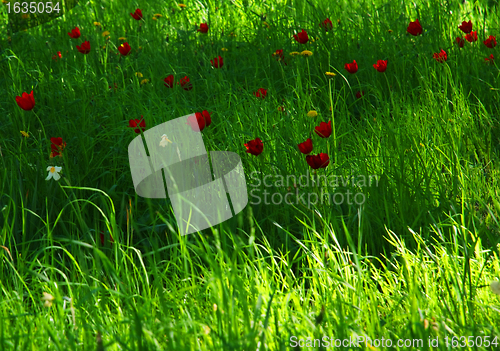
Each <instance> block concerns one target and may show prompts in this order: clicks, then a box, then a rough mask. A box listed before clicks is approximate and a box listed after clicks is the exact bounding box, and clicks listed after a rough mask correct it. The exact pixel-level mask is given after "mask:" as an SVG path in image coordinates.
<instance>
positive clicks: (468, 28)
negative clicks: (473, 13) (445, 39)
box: [458, 21, 472, 34]
mask: <svg viewBox="0 0 500 351" xmlns="http://www.w3.org/2000/svg"><path fill="white" fill-rule="evenodd" d="M458 28H459V29H460V30H461V31H462V32H464V33H465V34H469V33H470V32H472V21H469V22H465V21H463V22H462V24H461V25H460V26H458Z"/></svg>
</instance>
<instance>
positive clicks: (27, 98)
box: [16, 90, 35, 111]
mask: <svg viewBox="0 0 500 351" xmlns="http://www.w3.org/2000/svg"><path fill="white" fill-rule="evenodd" d="M16 102H17V104H18V105H19V107H20V108H22V109H23V110H25V111H30V110H33V107H35V98H34V97H33V90H32V91H31V93H29V94H28V93H22V94H21V96H16Z"/></svg>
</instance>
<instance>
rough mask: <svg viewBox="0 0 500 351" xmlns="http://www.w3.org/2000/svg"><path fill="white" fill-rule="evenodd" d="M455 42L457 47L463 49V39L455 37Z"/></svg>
mask: <svg viewBox="0 0 500 351" xmlns="http://www.w3.org/2000/svg"><path fill="white" fill-rule="evenodd" d="M455 42H456V43H457V45H458V46H459V47H461V48H463V47H464V44H465V40H464V38H461V37H456V38H455Z"/></svg>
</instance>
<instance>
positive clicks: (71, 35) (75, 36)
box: [68, 27, 80, 39]
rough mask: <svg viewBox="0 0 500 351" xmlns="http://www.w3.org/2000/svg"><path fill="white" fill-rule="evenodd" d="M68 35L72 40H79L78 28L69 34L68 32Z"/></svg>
mask: <svg viewBox="0 0 500 351" xmlns="http://www.w3.org/2000/svg"><path fill="white" fill-rule="evenodd" d="M68 35H69V36H70V37H71V38H73V39H77V38H80V28H78V27H75V28H74V29H72V30H71V32H68Z"/></svg>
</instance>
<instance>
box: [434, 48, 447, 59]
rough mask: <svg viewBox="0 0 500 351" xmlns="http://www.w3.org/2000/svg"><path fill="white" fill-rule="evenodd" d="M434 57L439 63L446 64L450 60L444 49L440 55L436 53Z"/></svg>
mask: <svg viewBox="0 0 500 351" xmlns="http://www.w3.org/2000/svg"><path fill="white" fill-rule="evenodd" d="M432 57H433V58H434V59H435V60H436V61H437V62H444V61H446V60H447V59H448V55H447V54H446V51H444V50H443V49H441V51H440V52H438V53H434V55H432Z"/></svg>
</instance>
